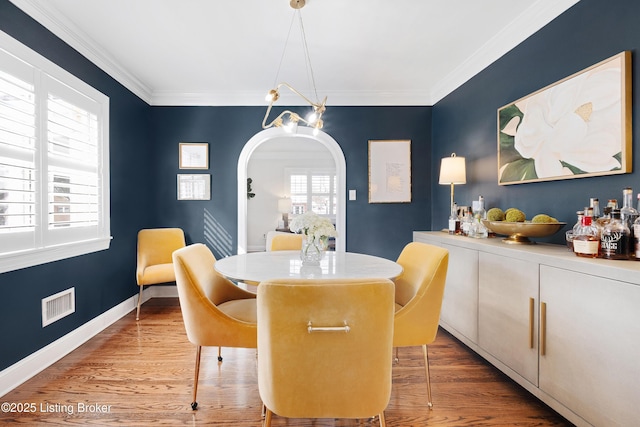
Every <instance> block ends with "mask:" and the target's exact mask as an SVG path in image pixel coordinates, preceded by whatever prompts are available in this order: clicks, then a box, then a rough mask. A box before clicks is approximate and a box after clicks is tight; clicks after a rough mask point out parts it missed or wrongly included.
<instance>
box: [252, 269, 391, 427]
mask: <svg viewBox="0 0 640 427" xmlns="http://www.w3.org/2000/svg"><path fill="white" fill-rule="evenodd" d="M393 294H394V291H393V282H391V281H390V280H387V279H369V280H325V281H323V280H319V281H314V280H284V279H283V280H273V281H267V282H262V283H260V285H259V286H258V297H257V299H258V301H257V302H258V385H259V390H260V396H261V397H262V400H263V402H264V404H265V406H266V408H267V411H272V412H273V413H275V414H277V415H280V416H284V417H293V418H368V417H371V416H374V415H377V414H382V413H383V411H384V409H385V408H386V406H387V404H388V402H389V397H390V393H391V368H392V335H393V332H392V331H393V314H394V304H393V298H394V295H393ZM310 328H311V329H310ZM323 328H328V330H323ZM345 328H348V329H349V330H348V332H347V331H346V329H345ZM270 416H271V414H269V413H268V414H267V417H268V419H270ZM267 425H268V424H267Z"/></svg>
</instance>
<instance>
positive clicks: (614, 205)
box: [607, 199, 618, 209]
mask: <svg viewBox="0 0 640 427" xmlns="http://www.w3.org/2000/svg"><path fill="white" fill-rule="evenodd" d="M607 206H608V207H610V208H611V209H618V200H617V199H609V201H607Z"/></svg>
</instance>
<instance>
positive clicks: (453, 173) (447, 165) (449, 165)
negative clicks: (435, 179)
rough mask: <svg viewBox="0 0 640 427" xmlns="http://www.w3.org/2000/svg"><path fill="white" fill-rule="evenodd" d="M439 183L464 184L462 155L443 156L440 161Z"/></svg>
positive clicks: (465, 176) (465, 175)
mask: <svg viewBox="0 0 640 427" xmlns="http://www.w3.org/2000/svg"><path fill="white" fill-rule="evenodd" d="M439 183H440V184H443V185H444V184H466V183H467V173H466V170H465V162H464V157H456V155H455V153H454V154H452V155H451V157H445V158H443V159H442V161H441V163H440V181H439Z"/></svg>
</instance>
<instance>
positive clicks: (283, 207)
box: [278, 198, 291, 213]
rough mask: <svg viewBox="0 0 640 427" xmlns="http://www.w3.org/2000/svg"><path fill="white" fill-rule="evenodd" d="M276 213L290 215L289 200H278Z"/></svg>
mask: <svg viewBox="0 0 640 427" xmlns="http://www.w3.org/2000/svg"><path fill="white" fill-rule="evenodd" d="M278 212H280V213H290V212H291V199H289V198H283V199H278Z"/></svg>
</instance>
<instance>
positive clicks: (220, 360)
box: [218, 346, 222, 362]
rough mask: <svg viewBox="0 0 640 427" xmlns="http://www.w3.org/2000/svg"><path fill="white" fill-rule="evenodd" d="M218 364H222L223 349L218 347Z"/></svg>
mask: <svg viewBox="0 0 640 427" xmlns="http://www.w3.org/2000/svg"><path fill="white" fill-rule="evenodd" d="M218 362H222V347H220V346H218Z"/></svg>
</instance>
